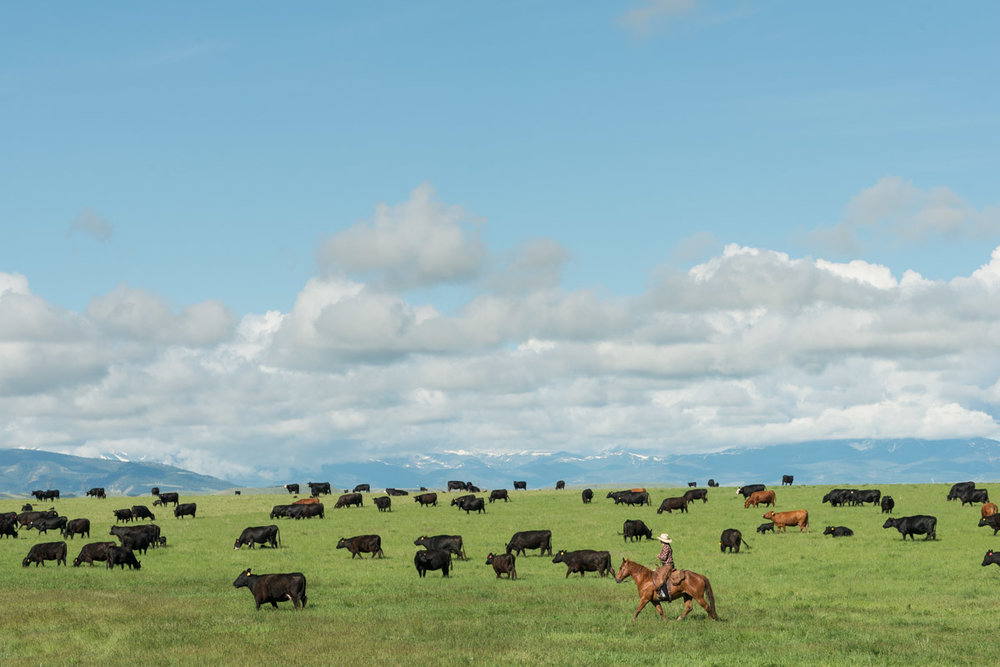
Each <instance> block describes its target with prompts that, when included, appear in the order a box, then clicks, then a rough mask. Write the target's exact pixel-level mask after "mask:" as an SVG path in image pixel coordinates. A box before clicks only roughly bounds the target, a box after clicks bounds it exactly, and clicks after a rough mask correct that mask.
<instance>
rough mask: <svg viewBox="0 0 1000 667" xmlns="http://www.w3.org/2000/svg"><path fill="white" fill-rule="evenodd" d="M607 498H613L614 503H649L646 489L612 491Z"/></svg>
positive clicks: (630, 504)
mask: <svg viewBox="0 0 1000 667" xmlns="http://www.w3.org/2000/svg"><path fill="white" fill-rule="evenodd" d="M607 497H608V498H614V500H615V505H622V504H624V505H629V506H632V505H649V493H648V492H646V491H612V492H610V493H608V496H607Z"/></svg>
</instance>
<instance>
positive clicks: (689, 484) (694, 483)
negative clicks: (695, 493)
mask: <svg viewBox="0 0 1000 667" xmlns="http://www.w3.org/2000/svg"><path fill="white" fill-rule="evenodd" d="M688 486H689V487H691V488H692V489H693V488H694V487H696V486H698V482H688Z"/></svg>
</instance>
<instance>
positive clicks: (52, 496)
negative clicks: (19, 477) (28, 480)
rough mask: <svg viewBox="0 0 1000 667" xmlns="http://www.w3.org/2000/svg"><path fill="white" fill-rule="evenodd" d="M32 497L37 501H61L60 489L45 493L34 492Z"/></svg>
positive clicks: (49, 490)
mask: <svg viewBox="0 0 1000 667" xmlns="http://www.w3.org/2000/svg"><path fill="white" fill-rule="evenodd" d="M31 495H33V496H34V497H35V499H36V500H39V501H42V500H58V499H59V489H47V490H45V491H40V490H39V491H32V492H31Z"/></svg>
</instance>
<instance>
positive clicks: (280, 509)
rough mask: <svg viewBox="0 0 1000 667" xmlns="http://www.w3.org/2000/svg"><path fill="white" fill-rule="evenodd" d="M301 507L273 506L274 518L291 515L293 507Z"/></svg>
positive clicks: (272, 515)
mask: <svg viewBox="0 0 1000 667" xmlns="http://www.w3.org/2000/svg"><path fill="white" fill-rule="evenodd" d="M294 507H301V505H275V506H274V507H272V508H271V517H270V518H272V519H277V518H278V517H291V516H292V508H294Z"/></svg>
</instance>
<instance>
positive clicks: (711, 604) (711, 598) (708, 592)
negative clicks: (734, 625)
mask: <svg viewBox="0 0 1000 667" xmlns="http://www.w3.org/2000/svg"><path fill="white" fill-rule="evenodd" d="M747 546H749V545H747ZM705 597H707V598H708V609H709V612H710V613H709V615H710V616H711V617H712V618H713V619H715V620H716V621H717V620H719V614H718V612H716V611H715V593H713V592H712V582H711V581H709V580H708V577H705Z"/></svg>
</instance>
